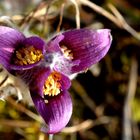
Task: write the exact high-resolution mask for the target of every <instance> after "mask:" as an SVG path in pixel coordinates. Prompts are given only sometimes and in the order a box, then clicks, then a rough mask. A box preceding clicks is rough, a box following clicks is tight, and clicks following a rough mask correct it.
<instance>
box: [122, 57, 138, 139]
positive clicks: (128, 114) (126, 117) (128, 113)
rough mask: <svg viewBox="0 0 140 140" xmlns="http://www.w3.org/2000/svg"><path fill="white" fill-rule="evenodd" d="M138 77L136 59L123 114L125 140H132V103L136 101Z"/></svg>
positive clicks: (132, 67) (133, 62)
mask: <svg viewBox="0 0 140 140" xmlns="http://www.w3.org/2000/svg"><path fill="white" fill-rule="evenodd" d="M137 77H138V64H137V61H136V60H135V59H132V62H131V69H130V76H129V83H128V92H127V96H126V99H125V103H124V112H123V113H124V114H123V140H132V123H131V122H132V108H131V103H132V100H133V99H134V96H135V92H136V87H137Z"/></svg>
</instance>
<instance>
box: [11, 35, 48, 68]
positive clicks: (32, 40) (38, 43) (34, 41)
mask: <svg viewBox="0 0 140 140" xmlns="http://www.w3.org/2000/svg"><path fill="white" fill-rule="evenodd" d="M22 46H33V47H34V48H36V49H38V50H40V51H41V52H42V55H43V54H44V53H45V42H44V41H43V40H42V39H41V38H39V37H37V36H32V37H29V38H26V39H24V40H23V42H22ZM19 47H21V46H19ZM38 63H40V61H38V62H36V63H34V64H28V65H22V66H21V65H14V64H11V69H13V70H26V69H31V68H33V67H34V66H36V65H38Z"/></svg>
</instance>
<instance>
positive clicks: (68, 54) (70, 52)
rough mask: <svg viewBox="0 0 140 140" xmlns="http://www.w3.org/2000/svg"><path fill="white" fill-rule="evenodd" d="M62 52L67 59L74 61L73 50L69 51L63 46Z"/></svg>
mask: <svg viewBox="0 0 140 140" xmlns="http://www.w3.org/2000/svg"><path fill="white" fill-rule="evenodd" d="M61 51H62V52H63V54H64V57H65V58H67V59H69V60H72V59H73V53H72V50H70V49H68V48H67V47H66V46H64V45H62V46H61Z"/></svg>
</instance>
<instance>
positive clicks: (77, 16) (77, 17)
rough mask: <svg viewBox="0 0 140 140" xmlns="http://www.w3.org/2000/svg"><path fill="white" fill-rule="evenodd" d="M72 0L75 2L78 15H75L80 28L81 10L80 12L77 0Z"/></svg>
mask: <svg viewBox="0 0 140 140" xmlns="http://www.w3.org/2000/svg"><path fill="white" fill-rule="evenodd" d="M71 2H72V3H73V4H74V6H75V10H76V15H75V19H76V26H77V29H80V12H79V7H78V4H77V2H76V0H71Z"/></svg>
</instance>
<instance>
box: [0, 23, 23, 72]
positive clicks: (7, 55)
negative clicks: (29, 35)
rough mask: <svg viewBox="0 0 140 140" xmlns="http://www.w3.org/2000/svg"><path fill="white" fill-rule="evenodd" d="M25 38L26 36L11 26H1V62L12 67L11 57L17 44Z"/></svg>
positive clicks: (8, 67)
mask: <svg viewBox="0 0 140 140" xmlns="http://www.w3.org/2000/svg"><path fill="white" fill-rule="evenodd" d="M24 39H25V36H24V35H23V34H22V33H21V32H19V31H17V30H15V29H13V28H10V27H6V26H0V63H1V64H2V65H3V66H4V67H5V68H6V69H7V70H9V69H10V66H9V64H10V61H11V60H10V59H11V56H12V54H13V52H14V50H15V49H16V47H17V46H19V44H20V43H21V42H22V41H23V40H24Z"/></svg>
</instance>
